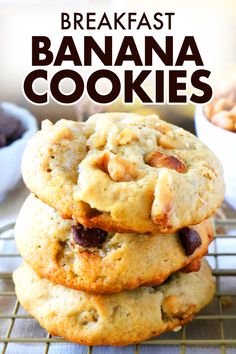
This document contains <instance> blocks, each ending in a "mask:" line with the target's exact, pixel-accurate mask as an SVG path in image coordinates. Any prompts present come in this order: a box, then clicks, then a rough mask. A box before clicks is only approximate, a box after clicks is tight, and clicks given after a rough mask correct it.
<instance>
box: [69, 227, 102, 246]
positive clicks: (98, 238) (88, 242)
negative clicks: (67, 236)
mask: <svg viewBox="0 0 236 354" xmlns="http://www.w3.org/2000/svg"><path fill="white" fill-rule="evenodd" d="M71 232H72V235H73V239H74V241H75V242H76V243H77V244H78V245H80V246H83V247H97V246H99V245H100V244H101V243H102V242H104V241H105V239H106V236H107V232H106V231H103V230H101V229H89V228H87V227H85V226H83V225H81V224H76V225H72V227H71Z"/></svg>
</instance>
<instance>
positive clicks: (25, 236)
mask: <svg viewBox="0 0 236 354" xmlns="http://www.w3.org/2000/svg"><path fill="white" fill-rule="evenodd" d="M212 238H213V227H212V223H211V221H209V220H206V221H204V222H202V223H201V224H198V225H195V226H191V227H185V228H184V229H181V230H180V231H179V233H172V234H160V235H145V234H120V233H107V232H105V231H103V230H100V229H86V228H84V227H83V226H82V225H80V224H75V223H74V222H73V220H63V219H62V218H61V216H60V215H59V214H58V212H57V211H55V210H54V209H52V208H51V207H50V206H48V205H46V204H44V203H43V202H42V201H40V200H39V199H37V198H35V197H33V196H32V195H31V196H29V197H28V199H27V200H26V202H25V203H24V205H23V207H22V209H21V211H20V214H19V216H18V219H17V223H16V228H15V239H16V243H17V247H18V249H19V251H20V253H21V255H22V256H23V258H24V259H25V261H26V262H27V263H28V264H29V265H30V266H31V267H32V268H34V270H35V271H36V272H37V273H39V274H40V275H41V276H43V277H46V278H48V279H49V280H51V281H53V282H56V283H59V284H62V285H64V286H67V287H70V288H74V289H78V290H84V291H89V292H95V293H114V292H120V291H122V290H125V289H133V288H136V287H138V286H140V285H147V284H161V283H163V281H164V280H165V279H166V278H168V277H169V276H170V274H171V273H173V272H175V271H177V270H179V269H181V268H183V267H187V268H185V270H184V271H191V270H195V267H196V266H198V265H199V260H200V258H201V257H202V256H203V255H204V254H206V253H207V250H208V245H209V244H210V242H211V241H212ZM32 255H36V256H35V257H32Z"/></svg>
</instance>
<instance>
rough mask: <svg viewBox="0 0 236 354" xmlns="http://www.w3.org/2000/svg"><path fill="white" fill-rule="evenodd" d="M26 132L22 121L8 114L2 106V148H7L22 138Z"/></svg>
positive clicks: (0, 108) (0, 140)
mask: <svg viewBox="0 0 236 354" xmlns="http://www.w3.org/2000/svg"><path fill="white" fill-rule="evenodd" d="M24 132H25V128H24V127H23V125H22V123H21V121H19V120H18V119H17V118H15V117H13V116H12V115H10V114H8V113H7V112H6V111H4V109H3V108H2V107H1V106H0V147H3V146H7V145H9V144H11V143H12V142H13V141H15V140H17V139H19V138H21V137H22V135H23V133H24Z"/></svg>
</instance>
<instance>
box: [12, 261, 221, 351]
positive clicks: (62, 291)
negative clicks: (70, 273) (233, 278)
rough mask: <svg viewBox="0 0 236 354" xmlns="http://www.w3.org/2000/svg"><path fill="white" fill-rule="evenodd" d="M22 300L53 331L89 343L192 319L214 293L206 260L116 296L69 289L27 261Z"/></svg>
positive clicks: (18, 274)
mask: <svg viewBox="0 0 236 354" xmlns="http://www.w3.org/2000/svg"><path fill="white" fill-rule="evenodd" d="M13 279H14V282H15V287H16V294H17V297H18V299H19V301H20V303H21V305H22V306H23V307H24V308H25V310H26V311H28V312H29V313H30V314H31V315H32V316H33V317H35V318H36V319H37V320H38V321H39V323H40V324H41V326H42V327H44V328H45V329H46V330H47V331H48V332H50V333H51V334H53V335H57V336H62V337H64V338H66V339H67V340H69V341H72V342H77V343H80V344H86V345H128V344H133V343H137V342H140V341H143V340H145V339H148V338H150V337H153V336H157V335H160V334H161V333H163V332H165V331H170V330H172V329H174V328H175V327H178V326H181V325H183V324H184V323H186V322H188V321H190V320H191V319H192V317H193V316H194V315H195V314H196V313H197V312H198V311H199V310H200V309H201V308H203V307H204V306H206V305H207V304H208V303H209V302H210V301H211V300H212V298H213V296H214V292H215V281H214V278H213V277H212V274H211V269H210V267H209V265H208V264H207V262H206V261H203V262H202V266H201V269H200V270H199V271H198V272H196V273H188V274H183V273H180V272H178V273H175V274H173V275H172V276H171V277H170V278H169V279H168V280H167V281H166V282H165V283H164V284H163V285H159V286H155V287H140V288H137V289H135V290H131V291H124V292H121V293H118V294H111V295H95V294H91V293H86V292H82V291H78V290H73V289H68V288H65V287H63V286H62V285H57V284H54V283H52V282H50V281H49V280H47V279H43V278H40V277H39V276H38V275H37V273H36V272H35V271H34V270H32V269H31V268H30V267H29V266H28V265H26V264H23V265H22V266H20V267H19V268H18V269H17V270H16V271H15V272H14V274H13Z"/></svg>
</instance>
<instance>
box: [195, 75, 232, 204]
mask: <svg viewBox="0 0 236 354" xmlns="http://www.w3.org/2000/svg"><path fill="white" fill-rule="evenodd" d="M195 128H196V132H197V136H198V137H199V139H200V140H202V141H203V142H204V143H205V144H206V145H208V146H209V148H210V149H211V150H212V151H213V152H214V153H215V154H216V155H217V156H218V158H219V159H220V161H221V163H222V165H223V168H224V179H225V185H226V191H225V200H226V202H227V203H228V204H229V205H230V206H231V207H233V208H234V209H236V81H235V82H234V83H231V84H230V85H228V86H226V87H224V88H223V87H222V88H221V90H218V91H216V93H215V96H214V98H213V100H212V101H211V102H210V103H209V104H207V105H206V106H204V107H203V106H197V107H196V111H195Z"/></svg>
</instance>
